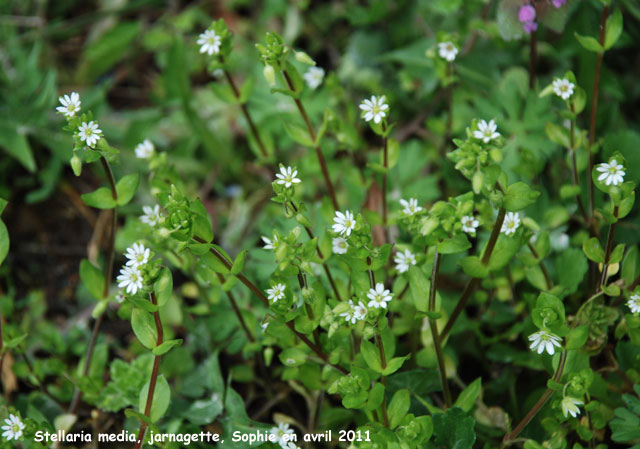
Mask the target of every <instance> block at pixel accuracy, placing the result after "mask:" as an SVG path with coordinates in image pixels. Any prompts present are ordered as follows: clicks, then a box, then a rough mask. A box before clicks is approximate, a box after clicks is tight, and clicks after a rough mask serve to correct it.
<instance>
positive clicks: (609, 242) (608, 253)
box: [598, 206, 618, 290]
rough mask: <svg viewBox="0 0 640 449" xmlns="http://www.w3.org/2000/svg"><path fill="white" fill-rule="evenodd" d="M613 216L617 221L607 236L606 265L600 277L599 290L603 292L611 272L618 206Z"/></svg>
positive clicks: (610, 227) (610, 226) (603, 266)
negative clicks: (608, 273)
mask: <svg viewBox="0 0 640 449" xmlns="http://www.w3.org/2000/svg"><path fill="white" fill-rule="evenodd" d="M613 216H614V217H615V218H616V221H614V222H613V223H611V224H610V225H609V234H608V235H607V246H606V248H605V250H604V263H603V264H602V277H600V284H599V286H598V290H602V287H603V286H604V283H605V282H606V281H607V271H609V258H610V257H611V251H613V234H614V232H615V230H616V224H617V223H618V221H617V219H618V206H615V207H614V208H613Z"/></svg>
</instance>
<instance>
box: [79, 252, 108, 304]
mask: <svg viewBox="0 0 640 449" xmlns="http://www.w3.org/2000/svg"><path fill="white" fill-rule="evenodd" d="M80 279H82V283H83V284H84V286H85V288H86V289H87V290H88V291H89V293H90V294H91V296H93V297H94V298H95V299H102V298H103V296H104V295H103V293H104V275H103V274H102V271H100V269H99V268H97V267H95V266H94V265H93V264H92V263H91V262H89V261H88V260H87V259H82V262H80Z"/></svg>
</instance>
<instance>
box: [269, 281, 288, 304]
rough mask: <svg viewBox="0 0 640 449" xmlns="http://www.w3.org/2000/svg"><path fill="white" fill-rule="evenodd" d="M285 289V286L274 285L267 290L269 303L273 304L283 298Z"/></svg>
mask: <svg viewBox="0 0 640 449" xmlns="http://www.w3.org/2000/svg"><path fill="white" fill-rule="evenodd" d="M285 288H286V286H285V285H284V284H276V285H274V286H273V287H271V288H268V289H267V290H266V291H267V298H268V299H269V301H273V302H274V303H275V302H276V301H277V300H278V299H280V298H284V290H285Z"/></svg>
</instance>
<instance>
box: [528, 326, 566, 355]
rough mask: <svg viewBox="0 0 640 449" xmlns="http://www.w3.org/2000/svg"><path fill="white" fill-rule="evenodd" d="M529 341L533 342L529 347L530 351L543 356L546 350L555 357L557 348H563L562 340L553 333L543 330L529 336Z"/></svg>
mask: <svg viewBox="0 0 640 449" xmlns="http://www.w3.org/2000/svg"><path fill="white" fill-rule="evenodd" d="M529 341H530V342H532V343H531V346H529V349H531V350H532V351H537V352H538V354H542V353H543V352H544V351H545V350H546V351H547V352H548V353H549V355H553V353H554V352H555V351H556V348H555V347H558V348H560V347H561V345H560V342H561V341H562V338H560V337H558V336H557V335H554V334H552V333H551V332H548V331H544V330H542V331H538V332H536V333H535V334H531V335H529ZM554 346H555V347H554Z"/></svg>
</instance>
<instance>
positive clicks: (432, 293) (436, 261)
mask: <svg viewBox="0 0 640 449" xmlns="http://www.w3.org/2000/svg"><path fill="white" fill-rule="evenodd" d="M440 260H441V258H440V253H438V250H437V249H436V250H435V253H434V255H433V269H432V270H431V286H430V287H429V312H435V310H436V289H437V282H438V270H439V269H440ZM429 328H430V329H431V337H432V338H433V346H434V347H435V350H436V358H437V360H438V370H439V371H440V382H441V383H442V392H443V394H444V404H445V407H447V408H449V407H451V391H449V384H448V383H447V370H446V367H445V365H444V357H443V355H442V341H441V340H440V335H438V323H437V321H436V319H435V318H432V317H429Z"/></svg>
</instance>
